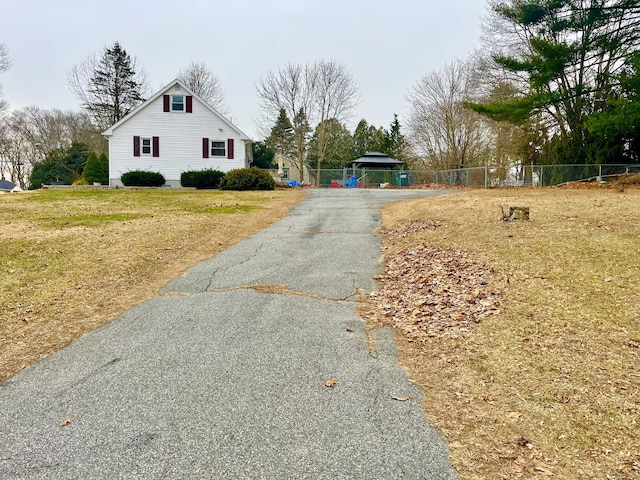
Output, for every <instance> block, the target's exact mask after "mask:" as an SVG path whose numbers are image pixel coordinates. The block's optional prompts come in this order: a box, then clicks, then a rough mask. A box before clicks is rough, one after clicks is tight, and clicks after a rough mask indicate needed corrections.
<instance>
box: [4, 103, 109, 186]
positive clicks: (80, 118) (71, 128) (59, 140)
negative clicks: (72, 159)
mask: <svg viewBox="0 0 640 480" xmlns="http://www.w3.org/2000/svg"><path fill="white" fill-rule="evenodd" d="M73 142H80V143H83V144H85V145H87V146H88V148H89V149H90V150H92V151H95V152H104V151H105V150H106V142H105V139H104V137H102V135H101V134H100V131H99V130H96V127H95V126H94V125H93V123H92V120H91V117H90V116H89V114H87V113H78V112H63V111H61V110H43V109H41V108H38V107H35V106H31V107H26V108H23V109H20V110H15V111H13V112H11V114H10V115H7V116H6V118H4V119H3V120H2V122H1V123H0V173H1V174H2V176H3V178H4V177H9V179H10V180H11V181H12V182H14V183H18V184H20V186H21V187H22V188H25V186H26V185H27V184H28V179H29V175H30V173H31V169H32V167H33V165H35V164H36V163H38V162H41V161H43V160H44V159H45V158H46V157H47V155H48V154H49V153H50V152H51V151H54V150H58V149H66V148H69V147H70V146H71V144H72V143H73Z"/></svg>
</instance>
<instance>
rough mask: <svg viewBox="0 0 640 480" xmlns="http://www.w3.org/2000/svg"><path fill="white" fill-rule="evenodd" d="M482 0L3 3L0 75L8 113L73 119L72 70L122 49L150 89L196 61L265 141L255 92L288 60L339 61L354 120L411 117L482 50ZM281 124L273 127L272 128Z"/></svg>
mask: <svg viewBox="0 0 640 480" xmlns="http://www.w3.org/2000/svg"><path fill="white" fill-rule="evenodd" d="M485 9H486V3H485V0H430V1H429V0H394V1H381V0H367V1H364V0H323V1H317V0H316V1H313V2H311V1H306V0H297V1H296V0H195V1H194V0H191V1H190V0H181V1H177V0H174V1H168V0H154V1H150V0H148V1H138V0H127V1H124V0H110V1H105V0H6V1H4V2H3V6H2V9H0V11H1V14H0V43H4V44H5V45H6V46H7V48H8V50H9V53H10V56H11V59H12V61H13V66H12V67H11V69H10V70H9V71H8V72H6V73H4V74H2V75H0V83H2V85H3V93H4V96H5V99H6V100H7V101H8V102H9V104H10V105H11V107H12V108H22V107H25V106H28V105H37V106H39V107H42V108H46V109H51V108H59V109H63V110H68V109H71V110H77V109H78V108H79V104H78V101H77V100H76V99H75V97H74V96H73V95H72V94H71V93H70V91H69V88H68V86H67V82H66V76H67V72H68V71H69V70H70V69H71V68H72V66H73V65H74V64H75V63H79V62H81V61H82V60H83V59H84V58H86V57H87V56H88V55H89V54H91V53H94V52H98V51H100V50H101V49H102V48H103V47H104V46H111V45H112V44H113V43H114V42H115V41H119V42H120V44H121V45H122V47H123V48H124V49H125V50H127V52H128V53H129V54H131V55H132V56H136V57H137V59H138V62H139V64H140V65H141V66H142V67H143V68H144V70H145V71H146V72H147V74H148V76H149V78H150V80H151V84H152V88H153V90H154V92H155V91H157V90H159V89H160V88H161V87H163V86H164V85H166V84H167V83H169V82H170V81H171V80H173V79H174V78H175V77H176V74H177V72H178V70H179V69H181V68H184V67H186V66H187V65H188V64H189V63H190V62H191V61H198V62H204V63H205V64H206V65H207V66H208V67H209V68H210V69H211V70H212V71H213V72H214V74H216V75H217V76H218V77H219V79H220V82H221V85H222V87H223V90H224V93H225V98H226V103H227V104H228V106H229V109H230V111H231V117H232V120H233V122H234V123H235V124H236V125H238V126H239V127H240V128H241V129H242V130H244V131H245V132H246V133H247V134H249V135H250V136H252V137H253V138H254V139H259V136H258V134H257V128H256V121H257V120H258V118H259V116H260V109H259V100H258V97H257V95H256V84H257V83H258V82H259V80H260V78H262V77H263V76H264V75H265V74H266V72H267V71H269V70H276V69H277V68H278V67H281V66H284V65H286V64H287V63H289V62H293V63H302V64H303V63H307V62H313V61H316V60H321V59H326V60H336V61H338V62H340V63H343V64H344V65H345V66H346V68H347V70H349V71H350V72H351V74H352V75H353V76H354V78H355V79H356V81H357V83H358V85H359V91H360V99H361V101H360V104H359V105H358V107H357V109H356V111H355V112H354V115H353V117H352V122H351V125H349V127H351V128H352V127H353V126H354V125H355V124H356V123H357V122H358V121H359V120H360V119H362V118H364V119H366V120H367V122H369V123H371V124H374V125H375V126H385V127H388V126H389V124H390V123H391V121H392V120H393V114H394V113H398V114H399V115H400V121H401V124H402V123H403V120H404V119H405V116H406V113H407V110H408V105H407V102H406V100H405V95H406V92H407V91H408V90H409V89H410V88H411V87H412V86H413V85H414V84H415V83H416V82H417V81H418V80H419V79H420V78H421V77H422V76H424V75H425V74H427V73H428V72H430V71H433V70H435V69H438V68H440V67H441V66H442V65H443V64H445V63H446V62H448V61H450V60H453V59H456V58H459V59H462V58H465V57H467V56H468V54H469V53H470V52H471V51H472V50H473V49H474V48H476V47H478V46H479V45H478V43H479V36H480V20H481V17H482V15H483V14H484V13H485ZM274 120H275V119H274Z"/></svg>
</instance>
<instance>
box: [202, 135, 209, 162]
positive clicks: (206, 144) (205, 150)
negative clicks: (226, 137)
mask: <svg viewBox="0 0 640 480" xmlns="http://www.w3.org/2000/svg"><path fill="white" fill-rule="evenodd" d="M202 158H209V139H208V138H203V139H202Z"/></svg>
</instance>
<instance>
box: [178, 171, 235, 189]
mask: <svg viewBox="0 0 640 480" xmlns="http://www.w3.org/2000/svg"><path fill="white" fill-rule="evenodd" d="M222 177H224V172H221V171H220V170H212V169H208V170H191V171H188V172H182V174H181V175H180V184H181V185H182V186H183V187H196V188H218V187H219V186H220V179H222Z"/></svg>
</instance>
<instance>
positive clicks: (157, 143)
mask: <svg viewBox="0 0 640 480" xmlns="http://www.w3.org/2000/svg"><path fill="white" fill-rule="evenodd" d="M153 156H154V157H159V156H160V137H153Z"/></svg>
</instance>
